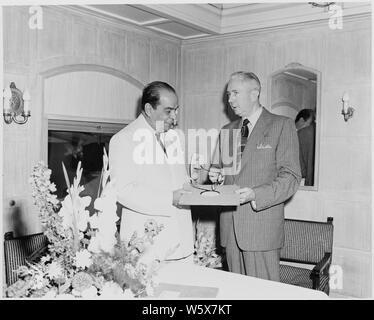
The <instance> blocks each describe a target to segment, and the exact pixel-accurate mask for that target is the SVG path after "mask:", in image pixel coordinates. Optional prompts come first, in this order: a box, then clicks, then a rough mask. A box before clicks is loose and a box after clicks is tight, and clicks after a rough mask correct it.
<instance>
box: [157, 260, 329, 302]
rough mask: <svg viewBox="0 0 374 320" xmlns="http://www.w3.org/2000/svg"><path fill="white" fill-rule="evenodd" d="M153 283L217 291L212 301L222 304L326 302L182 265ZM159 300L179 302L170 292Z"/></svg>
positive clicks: (318, 295)
mask: <svg viewBox="0 0 374 320" xmlns="http://www.w3.org/2000/svg"><path fill="white" fill-rule="evenodd" d="M157 280H158V281H159V282H160V283H167V284H177V285H186V286H199V287H212V288H218V293H217V295H216V297H215V299H222V300H230V299H235V300H243V299H245V300H250V299H254V300H256V299H264V300H265V299H266V300H269V299H271V300H274V299H301V300H321V299H328V296H327V295H326V294H325V293H323V292H321V291H317V290H311V289H306V288H302V287H298V286H293V285H288V284H284V283H280V282H274V281H269V280H262V279H258V278H254V277H248V276H243V275H239V274H235V273H231V272H226V271H221V270H216V269H211V268H205V267H200V266H197V265H191V264H184V263H183V264H181V263H170V264H167V265H164V266H163V267H162V268H161V269H160V270H159V272H158V275H157ZM160 298H164V299H180V297H179V296H178V293H177V292H174V294H173V292H170V293H169V296H168V295H167V293H166V294H165V295H161V296H160ZM190 298H193V299H195V298H198V297H190ZM182 299H183V298H182Z"/></svg>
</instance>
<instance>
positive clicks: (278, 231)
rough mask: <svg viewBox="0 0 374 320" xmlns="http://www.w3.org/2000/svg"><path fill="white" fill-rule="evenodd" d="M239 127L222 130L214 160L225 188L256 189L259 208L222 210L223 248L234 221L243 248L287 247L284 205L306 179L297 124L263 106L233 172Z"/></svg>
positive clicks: (255, 249)
mask: <svg viewBox="0 0 374 320" xmlns="http://www.w3.org/2000/svg"><path fill="white" fill-rule="evenodd" d="M240 123H241V120H240V119H239V120H236V121H233V122H231V123H229V124H228V125H226V126H224V127H223V128H222V129H221V132H220V136H219V142H218V144H217V148H216V151H215V155H214V158H213V159H214V160H215V161H219V162H220V165H221V166H222V167H224V168H225V174H226V178H225V184H229V185H230V184H236V185H238V186H240V187H250V188H252V189H253V190H254V192H255V195H256V201H255V202H256V210H254V209H253V208H252V206H251V204H250V203H246V204H244V205H241V206H239V207H226V208H222V212H221V214H220V238H221V245H222V246H223V247H225V246H226V243H227V236H228V233H229V232H230V230H232V223H233V220H234V228H235V234H236V237H237V241H238V245H239V247H240V248H241V249H242V250H245V251H267V250H275V249H278V248H281V247H283V244H284V202H285V201H286V200H287V199H289V198H290V197H291V196H292V195H293V194H294V193H295V192H296V191H297V189H298V187H299V184H300V180H301V174H300V164H299V142H298V138H297V133H296V128H295V124H294V122H293V120H291V119H290V118H287V117H283V116H278V115H275V114H272V113H270V112H269V111H267V110H266V109H265V108H263V110H262V113H261V115H260V117H259V119H258V121H257V123H256V125H255V127H254V128H253V130H252V133H251V135H250V136H249V138H248V140H247V143H246V146H245V149H244V151H243V154H242V160H241V168H240V171H239V172H233V171H232V170H230V166H231V165H230V159H231V160H232V159H233V158H235V156H234V155H235V154H236V151H235V150H236V148H237V145H236V142H235V139H233V137H235V134H234V132H237V131H238V130H235V129H240V128H239V126H240ZM227 149H229V150H227ZM227 169H228V170H227ZM227 173H229V174H228V175H227Z"/></svg>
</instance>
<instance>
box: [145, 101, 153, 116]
mask: <svg viewBox="0 0 374 320" xmlns="http://www.w3.org/2000/svg"><path fill="white" fill-rule="evenodd" d="M144 112H145V114H146V115H147V116H148V117H150V116H151V115H152V112H153V107H152V105H151V104H150V103H146V104H145V105H144Z"/></svg>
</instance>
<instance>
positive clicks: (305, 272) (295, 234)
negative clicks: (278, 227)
mask: <svg viewBox="0 0 374 320" xmlns="http://www.w3.org/2000/svg"><path fill="white" fill-rule="evenodd" d="M332 222H333V218H332V217H328V218H327V222H314V221H304V220H294V219H285V227H284V228H285V244H284V247H283V248H282V250H281V254H280V261H281V266H280V280H281V282H283V283H288V284H292V285H296V286H301V287H305V288H310V289H315V290H320V291H324V292H325V293H326V294H329V291H330V287H329V280H330V276H329V268H330V265H331V260H332V245H333V231H334V227H333V223H332ZM282 261H284V262H292V263H297V264H298V265H297V266H293V265H288V264H282ZM299 264H304V265H312V266H313V268H312V270H310V269H311V268H304V267H303V266H299Z"/></svg>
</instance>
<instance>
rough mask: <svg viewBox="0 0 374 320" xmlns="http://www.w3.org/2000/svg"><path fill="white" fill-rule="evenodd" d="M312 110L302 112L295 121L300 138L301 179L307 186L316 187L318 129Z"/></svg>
mask: <svg viewBox="0 0 374 320" xmlns="http://www.w3.org/2000/svg"><path fill="white" fill-rule="evenodd" d="M314 118H315V116H314V111H313V110H312V109H303V110H301V111H300V112H299V113H298V114H297V116H296V119H295V125H296V129H297V136H298V138H299V154H300V168H301V177H302V178H304V179H305V181H304V185H305V186H313V185H314V157H315V138H316V128H315V121H314Z"/></svg>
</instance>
